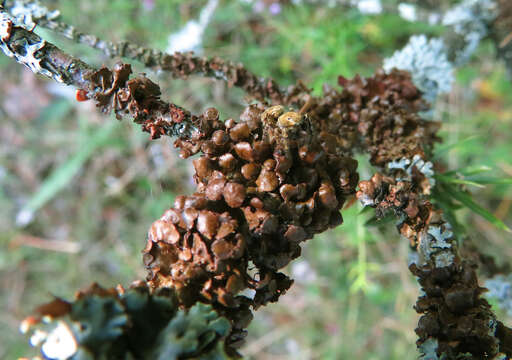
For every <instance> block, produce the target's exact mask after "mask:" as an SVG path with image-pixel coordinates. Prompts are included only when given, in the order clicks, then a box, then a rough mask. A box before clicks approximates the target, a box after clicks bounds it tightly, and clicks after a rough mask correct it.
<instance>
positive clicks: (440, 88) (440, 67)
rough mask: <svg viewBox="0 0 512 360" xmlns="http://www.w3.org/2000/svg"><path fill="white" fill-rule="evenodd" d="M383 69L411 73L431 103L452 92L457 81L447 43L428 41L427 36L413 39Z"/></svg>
mask: <svg viewBox="0 0 512 360" xmlns="http://www.w3.org/2000/svg"><path fill="white" fill-rule="evenodd" d="M383 67H384V70H385V71H387V72H389V71H391V70H392V69H393V68H397V69H399V70H406V71H409V72H410V73H411V76H412V80H413V82H414V84H415V85H416V87H417V88H418V89H419V90H421V91H422V92H423V97H424V99H425V100H427V101H429V102H434V100H435V99H436V98H437V95H438V94H441V93H448V92H450V90H451V88H452V83H453V81H454V76H453V66H452V64H451V63H450V62H449V61H448V57H447V50H446V48H445V46H444V43H443V40H441V39H437V38H434V39H430V40H428V39H427V37H426V36H425V35H418V36H411V38H410V39H409V43H408V44H407V45H406V46H405V47H404V48H403V49H402V50H399V51H396V52H395V53H394V54H393V56H391V57H390V58H388V59H385V60H384V65H383Z"/></svg>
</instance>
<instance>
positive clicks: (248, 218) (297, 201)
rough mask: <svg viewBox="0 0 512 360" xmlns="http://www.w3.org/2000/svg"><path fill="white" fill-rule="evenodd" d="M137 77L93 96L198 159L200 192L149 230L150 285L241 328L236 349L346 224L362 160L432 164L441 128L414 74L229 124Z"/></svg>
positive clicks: (359, 84) (119, 77)
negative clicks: (305, 256) (315, 243)
mask: <svg viewBox="0 0 512 360" xmlns="http://www.w3.org/2000/svg"><path fill="white" fill-rule="evenodd" d="M130 72H131V70H130V67H129V65H117V66H116V67H115V68H114V70H113V71H111V70H109V69H106V68H102V69H100V70H99V71H97V72H94V73H92V74H89V75H88V77H89V79H90V81H91V83H92V85H91V86H90V88H89V89H87V90H88V96H90V97H92V98H94V99H95V100H96V101H97V103H98V106H100V107H101V108H102V109H103V110H104V111H110V110H113V111H115V113H116V114H117V115H118V116H122V115H123V114H126V113H129V114H130V115H132V116H133V117H134V119H135V122H137V123H140V124H142V126H143V130H145V131H148V132H149V133H150V134H151V136H152V138H158V137H159V136H161V135H174V136H177V137H178V139H177V140H176V142H175V145H176V147H178V148H179V149H180V155H181V156H182V157H183V158H188V157H191V156H193V155H196V154H199V157H198V158H195V159H194V160H193V164H194V167H195V175H194V179H195V181H196V183H197V189H196V192H195V193H194V194H192V195H190V196H179V197H178V198H177V199H176V201H175V204H174V207H173V208H171V209H169V210H167V211H166V212H165V213H164V214H163V215H162V217H161V218H160V219H159V220H157V221H155V223H154V224H153V225H152V226H151V228H150V230H149V233H148V240H147V244H146V247H145V249H144V251H143V252H144V264H145V266H146V268H147V269H148V278H147V282H148V284H149V285H150V286H151V287H152V288H154V289H158V288H166V287H169V288H173V289H174V290H176V293H177V295H178V298H179V299H180V303H181V304H183V305H185V306H191V305H192V304H194V303H195V302H197V301H202V302H208V303H211V304H213V305H214V306H215V307H216V308H217V310H218V311H220V312H221V313H222V314H224V315H226V316H227V317H228V318H230V319H231V320H232V323H233V329H234V332H233V337H232V338H231V341H232V342H237V341H238V340H239V339H240V338H241V337H242V334H243V331H242V329H243V328H245V327H246V326H247V324H248V322H249V321H250V319H251V313H250V308H253V309H256V308H258V307H259V306H261V305H265V304H266V303H268V302H272V301H276V300H277V299H278V297H279V296H280V295H281V294H282V293H284V292H285V291H286V290H287V289H288V288H289V287H290V285H291V283H292V280H291V279H289V278H288V277H287V276H286V275H284V274H282V273H280V272H279V269H281V268H283V267H284V266H286V265H287V264H288V263H289V262H290V261H291V260H293V259H294V258H296V257H298V256H299V255H300V251H301V249H300V244H301V243H302V242H304V241H305V240H308V239H311V238H312V237H313V236H314V234H317V233H320V232H323V231H325V230H326V229H328V228H330V227H335V226H337V225H339V224H341V223H342V217H341V214H340V209H341V208H342V206H343V204H344V203H345V201H346V199H347V197H348V196H349V195H351V194H354V193H355V187H356V184H357V181H358V175H357V173H356V167H357V162H356V161H355V160H353V159H352V158H351V157H350V156H351V154H352V152H353V151H354V150H355V149H357V148H359V149H366V150H368V151H369V152H370V153H371V154H372V162H373V163H374V164H375V165H383V164H384V163H385V162H386V161H390V160H393V159H396V158H398V157H401V156H408V157H412V156H413V155H416V154H424V147H426V146H429V145H431V143H432V141H433V133H434V131H435V129H433V128H432V126H430V125H427V124H426V123H425V122H423V121H422V120H421V119H420V118H419V117H418V116H417V115H416V113H415V111H417V110H418V109H420V108H421V107H422V106H424V105H423V103H422V101H421V96H420V95H421V94H420V93H419V92H418V91H417V90H416V88H415V87H414V86H413V85H412V83H411V81H410V77H409V75H408V74H406V73H404V72H399V71H395V72H393V73H391V74H384V73H383V72H379V73H377V75H376V76H374V77H372V78H369V79H361V78H360V77H356V78H354V79H353V80H346V79H343V78H340V84H341V85H343V86H344V89H343V90H341V91H336V90H334V89H326V90H325V96H324V97H321V98H315V97H313V96H312V95H311V94H309V92H308V91H307V89H303V91H302V92H300V91H295V92H294V93H293V94H289V95H290V96H288V97H287V100H286V103H287V104H288V106H292V107H291V108H289V109H286V108H285V107H284V106H281V105H277V106H270V105H265V104H258V105H251V106H249V107H247V108H246V109H245V111H244V112H243V113H242V115H241V116H240V119H239V121H235V120H233V119H228V120H226V121H221V120H220V119H219V114H218V112H217V110H215V109H213V108H211V109H207V110H206V111H205V112H204V113H203V114H202V115H201V116H193V115H191V114H190V113H189V112H187V111H185V110H183V109H181V108H180V107H178V106H176V105H174V104H167V103H165V102H164V101H162V100H161V99H160V89H159V88H158V86H157V85H156V84H154V83H153V82H151V81H150V80H149V79H147V78H145V77H136V78H134V79H131V80H128V77H129V74H130ZM296 89H298V88H295V90H296ZM298 109H300V110H298ZM425 134H427V135H428V136H424V135H425ZM247 289H251V290H253V291H254V292H255V294H254V295H253V296H252V297H250V296H247V294H246V293H244V291H245V290H247Z"/></svg>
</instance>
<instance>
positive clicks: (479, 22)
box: [442, 0, 497, 65]
mask: <svg viewBox="0 0 512 360" xmlns="http://www.w3.org/2000/svg"><path fill="white" fill-rule="evenodd" d="M496 9H497V7H496V3H495V2H494V1H491V0H465V1H463V2H461V3H460V4H458V5H456V6H454V7H453V8H451V9H450V10H448V11H447V12H446V14H445V15H444V17H443V20H442V24H443V25H445V26H450V27H452V29H453V31H454V32H455V33H457V34H459V35H460V36H461V37H462V38H463V39H464V43H463V44H460V45H462V46H461V48H460V49H458V50H457V51H456V56H455V59H454V62H455V64H456V65H462V64H464V63H466V62H467V61H468V60H469V58H470V57H471V55H473V53H474V52H475V50H476V48H477V47H478V44H479V43H480V41H481V40H482V39H483V38H484V37H485V36H486V35H487V33H488V24H489V23H490V22H491V21H493V20H494V18H495V17H496V13H497V10H496Z"/></svg>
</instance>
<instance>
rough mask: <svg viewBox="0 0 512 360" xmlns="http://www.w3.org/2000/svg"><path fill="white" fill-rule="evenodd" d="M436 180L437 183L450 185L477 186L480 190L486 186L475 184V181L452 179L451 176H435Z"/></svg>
mask: <svg viewBox="0 0 512 360" xmlns="http://www.w3.org/2000/svg"><path fill="white" fill-rule="evenodd" d="M434 178H435V179H436V180H437V181H440V182H444V183H449V184H460V185H470V186H475V187H478V188H484V187H485V186H484V185H482V184H479V183H477V182H474V181H471V180H467V179H460V178H456V177H450V176H446V175H444V174H437V175H434Z"/></svg>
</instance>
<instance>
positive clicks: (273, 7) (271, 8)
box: [268, 3, 281, 15]
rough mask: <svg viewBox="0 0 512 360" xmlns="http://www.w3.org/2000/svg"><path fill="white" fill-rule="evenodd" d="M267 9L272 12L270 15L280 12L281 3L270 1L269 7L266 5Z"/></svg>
mask: <svg viewBox="0 0 512 360" xmlns="http://www.w3.org/2000/svg"><path fill="white" fill-rule="evenodd" d="M268 11H269V12H270V13H271V14H272V15H277V14H279V13H280V12H281V5H280V4H279V3H272V4H271V5H270V6H269V7H268Z"/></svg>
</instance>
